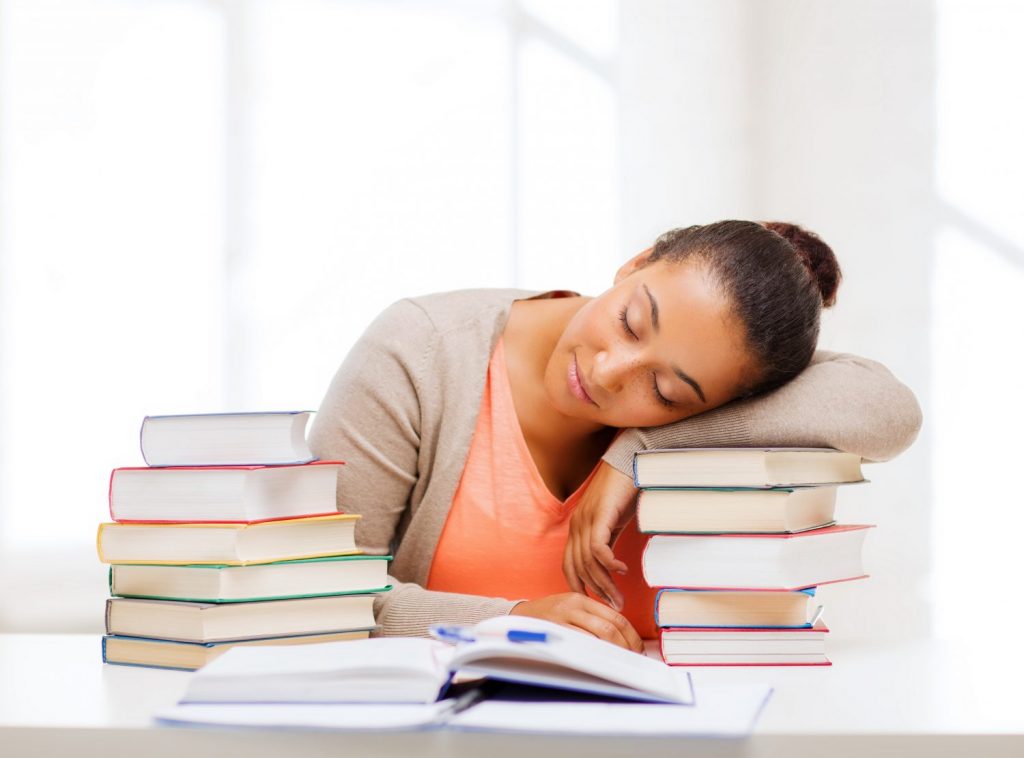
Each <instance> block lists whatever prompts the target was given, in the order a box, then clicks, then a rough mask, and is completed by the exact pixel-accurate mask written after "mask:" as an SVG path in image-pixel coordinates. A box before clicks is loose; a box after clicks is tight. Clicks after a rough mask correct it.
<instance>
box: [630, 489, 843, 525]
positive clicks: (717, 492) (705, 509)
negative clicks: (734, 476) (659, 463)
mask: <svg viewBox="0 0 1024 758" xmlns="http://www.w3.org/2000/svg"><path fill="white" fill-rule="evenodd" d="M836 489H837V488H836V487H790V488H775V489H765V490H750V489H645V490H642V491H641V492H640V495H639V498H638V499H637V506H636V516H637V525H638V527H639V529H640V531H641V532H644V533H645V534H658V533H660V534H672V533H688V532H691V533H692V532H707V533H727V532H740V533H746V532H762V533H771V532H777V533H781V532H790V533H792V532H803V531H806V530H808V529H818V528H821V527H823V526H828V525H830V524H832V523H834V520H835V508H836Z"/></svg>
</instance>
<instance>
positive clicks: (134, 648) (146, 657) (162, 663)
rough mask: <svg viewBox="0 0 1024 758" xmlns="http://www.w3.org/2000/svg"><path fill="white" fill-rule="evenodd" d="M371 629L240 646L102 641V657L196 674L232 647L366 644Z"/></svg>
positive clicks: (249, 642)
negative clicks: (357, 642)
mask: <svg viewBox="0 0 1024 758" xmlns="http://www.w3.org/2000/svg"><path fill="white" fill-rule="evenodd" d="M369 635H370V631H369V630H368V629H362V630H357V631H345V632H334V633H331V634H310V635H303V636H298V637H274V638H267V639H259V640H243V641H239V642H206V643H201V642H198V643H197V642H174V641H172V640H164V639H148V638H145V637H115V636H109V635H108V636H106V637H103V642H102V654H103V662H104V663H116V664H120V665H123V666H146V667H149V668H161V669H181V670H184V671H195V670H196V669H198V668H201V667H203V666H205V665H206V664H208V663H209V662H210V661H212V660H214V659H215V658H217V657H218V656H220V655H223V654H224V653H226V652H227V651H228V650H230V649H231V648H233V647H239V646H254V647H268V646H273V647H281V646H292V645H310V644H314V643H324V642H342V641H350V640H365V639H366V638H367V637H368V636H369Z"/></svg>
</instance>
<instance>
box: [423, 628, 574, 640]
mask: <svg viewBox="0 0 1024 758" xmlns="http://www.w3.org/2000/svg"><path fill="white" fill-rule="evenodd" d="M430 636H431V637H433V638H434V639H438V640H441V641H442V642H476V641H477V640H480V639H488V638H490V639H506V640H508V641H509V642H552V641H554V640H555V639H557V638H556V637H555V636H554V635H552V634H549V633H548V632H534V631H530V630H529V629H509V630H507V631H504V632H474V631H473V630H472V629H471V628H469V627H465V626H445V625H443V624H432V625H431V627H430Z"/></svg>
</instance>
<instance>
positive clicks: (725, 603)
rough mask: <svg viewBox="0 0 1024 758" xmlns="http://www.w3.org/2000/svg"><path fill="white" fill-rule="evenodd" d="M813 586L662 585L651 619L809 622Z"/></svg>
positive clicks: (682, 623) (707, 623) (681, 623)
mask: <svg viewBox="0 0 1024 758" xmlns="http://www.w3.org/2000/svg"><path fill="white" fill-rule="evenodd" d="M814 599H815V598H814V589H813V588H811V589H807V590H798V591H796V592H785V591H775V590H749V591H743V590H683V589H677V588H671V589H662V590H659V591H658V594H657V596H656V598H655V600H654V623H655V624H657V625H658V626H659V627H670V626H675V627H709V628H716V627H739V628H742V627H765V628H772V627H775V628H778V627H784V628H797V627H805V628H809V627H810V626H811V619H812V618H813V617H814V615H815V614H816V611H819V610H820V607H819V606H817V605H815V603H814Z"/></svg>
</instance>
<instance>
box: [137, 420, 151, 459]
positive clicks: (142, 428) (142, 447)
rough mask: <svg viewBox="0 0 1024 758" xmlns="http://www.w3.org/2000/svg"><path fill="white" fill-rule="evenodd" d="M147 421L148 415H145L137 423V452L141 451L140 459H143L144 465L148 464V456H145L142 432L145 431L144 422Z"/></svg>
mask: <svg viewBox="0 0 1024 758" xmlns="http://www.w3.org/2000/svg"><path fill="white" fill-rule="evenodd" d="M147 421H149V416H145V417H144V418H143V419H142V423H141V424H139V452H140V453H142V460H143V461H145V463H146V465H147V466H148V465H149V458H147V457H146V446H145V445H143V444H142V440H143V439H144V434H145V431H146V422H147Z"/></svg>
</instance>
